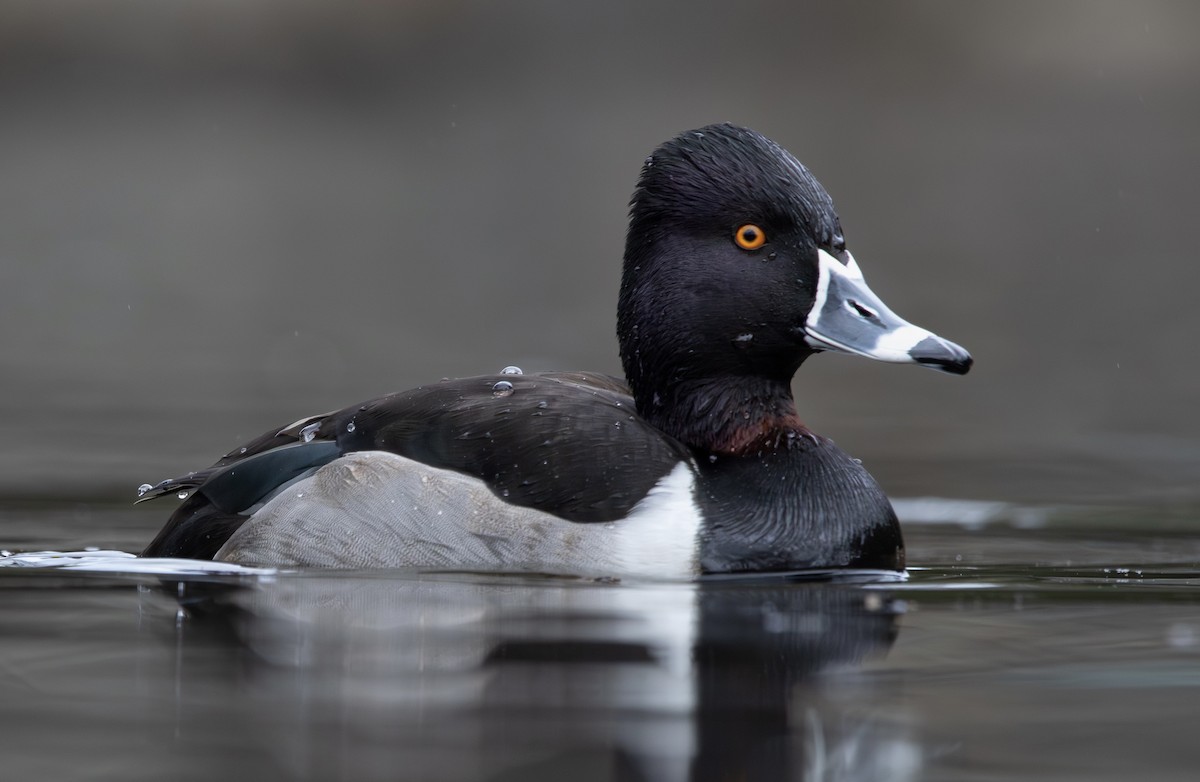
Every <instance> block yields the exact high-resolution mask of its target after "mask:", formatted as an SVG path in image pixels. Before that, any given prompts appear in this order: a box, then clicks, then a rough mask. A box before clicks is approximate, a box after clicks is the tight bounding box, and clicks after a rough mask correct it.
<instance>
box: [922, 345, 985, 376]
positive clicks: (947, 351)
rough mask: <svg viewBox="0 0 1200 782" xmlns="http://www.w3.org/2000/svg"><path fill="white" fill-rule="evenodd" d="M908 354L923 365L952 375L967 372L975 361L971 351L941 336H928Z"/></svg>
mask: <svg viewBox="0 0 1200 782" xmlns="http://www.w3.org/2000/svg"><path fill="white" fill-rule="evenodd" d="M908 355H909V356H911V357H912V360H913V361H915V362H916V363H918V364H920V365H921V366H926V367H929V368H930V369H937V370H940V371H942V372H949V373H950V374H952V375H965V374H967V372H969V371H970V369H971V365H972V364H974V363H975V359H973V358H971V354H970V353H968V352H967V351H965V350H963V349H962V348H961V347H959V346H958V345H955V344H954V343H953V342H949V341H947V340H944V339H942V338H940V337H926V338H925V339H923V340H921V341H920V342H918V343H917V344H916V345H914V346H913V347H912V349H911V350H909V351H908Z"/></svg>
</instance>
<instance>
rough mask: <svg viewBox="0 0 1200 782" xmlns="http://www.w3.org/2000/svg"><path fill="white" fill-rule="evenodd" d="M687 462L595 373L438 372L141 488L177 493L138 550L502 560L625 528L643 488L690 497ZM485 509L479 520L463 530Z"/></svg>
mask: <svg viewBox="0 0 1200 782" xmlns="http://www.w3.org/2000/svg"><path fill="white" fill-rule="evenodd" d="M690 459H691V457H690V454H689V452H688V451H687V449H686V448H685V447H684V446H682V445H681V444H679V443H678V442H676V441H675V440H673V439H671V438H670V437H667V436H666V435H664V434H663V433H662V432H660V431H658V430H657V429H655V428H653V427H651V426H650V425H649V424H647V423H646V422H645V421H644V420H642V419H641V418H640V417H638V416H637V415H636V414H635V412H634V409H633V401H632V399H631V397H630V396H629V393H628V390H627V389H626V388H625V386H624V384H622V383H621V382H620V381H617V380H615V379H613V378H610V377H607V376H603V375H595V374H590V373H539V374H530V375H517V374H507V375H491V376H482V377H474V378H465V379H460V380H454V381H444V382H441V383H437V384H433V385H429V386H423V387H420V388H416V389H412V390H410V391H403V392H398V393H395V394H390V395H388V396H384V397H380V398H379V399H375V400H372V401H370V402H366V403H364V404H361V405H355V406H352V407H348V408H346V409H344V410H340V411H335V412H332V413H328V414H325V415H321V416H314V417H312V418H307V419H302V420H301V421H297V422H295V423H294V424H292V425H290V426H288V427H285V428H283V429H281V430H271V431H269V432H267V433H265V434H264V435H262V436H261V437H259V438H257V439H256V440H254V441H252V442H251V443H248V444H247V445H246V446H244V447H242V448H238V449H235V450H234V451H232V452H230V453H229V454H227V455H226V456H225V457H223V458H222V459H221V460H220V461H218V462H217V463H216V464H215V465H214V466H213V467H212V468H210V469H209V470H205V471H202V472H200V473H195V474H192V475H189V476H185V477H184V478H181V479H177V480H175V481H170V482H164V484H161V485H160V487H157V488H156V489H155V491H154V494H165V493H168V492H175V491H181V492H183V491H186V492H189V493H190V494H191V496H190V497H189V498H188V499H187V500H186V502H185V503H184V504H183V505H181V506H180V507H179V508H178V509H177V510H176V512H175V514H174V515H173V516H172V518H171V519H170V521H169V522H168V524H167V525H166V526H165V527H164V529H163V530H162V532H161V533H160V534H159V536H158V537H157V538H155V540H154V541H153V542H152V543H151V544H150V546H148V547H147V549H146V551H144V552H143V554H144V555H146V556H186V557H204V558H211V557H213V556H218V557H219V558H224V559H235V560H239V561H251V560H258V561H265V562H276V563H285V562H291V563H294V564H315V565H339V564H341V565H346V564H353V565H355V566H369V565H390V566H399V565H410V564H411V565H424V566H440V565H453V564H459V565H465V566H469V565H471V564H477V565H479V566H485V565H486V566H488V567H495V566H497V565H498V564H499V562H498V561H488V562H482V561H478V559H479V558H478V557H474V556H464V553H465V551H466V550H469V549H471V548H472V547H482V548H481V549H480V550H481V551H485V550H491V552H492V553H491V554H488V557H490V559H492V560H501V559H505V558H509V559H511V558H512V557H516V556H518V554H520V550H521V549H522V547H525V548H528V546H529V545H530V544H529V543H528V540H532V539H537V538H538V537H539V536H541V537H549V538H551V539H553V538H556V537H562V536H566V537H567V538H571V537H572V536H574V537H576V538H579V539H581V540H582V538H583V537H587V536H596V535H597V534H598V533H597V532H596V530H589V529H588V528H590V527H597V528H601V529H603V528H606V525H608V524H611V523H612V522H616V521H622V526H623V527H624V526H630V525H627V524H625V523H624V522H625V521H626V520H627V519H628V518H629V517H631V516H635V515H636V514H637V509H638V508H639V506H640V507H641V508H642V509H643V511H644V510H645V509H646V508H647V507H653V506H655V504H656V502H650V501H648V499H647V498H648V495H651V494H652V490H654V491H655V492H657V494H658V495H660V500H661V495H662V494H663V493H664V492H666V493H673V495H674V496H675V500H676V501H678V502H680V503H687V502H690V491H691V488H690V487H691V481H692V475H693V473H692V469H691V464H690ZM673 474H674V475H675V476H677V477H675V479H674V480H668V479H669V478H670V477H671V476H672V475H673ZM685 483H686V487H685ZM656 487H666V488H659V489H657V490H656ZM683 515H691V516H694V515H695V514H694V513H688V514H683ZM484 517H486V518H488V519H490V522H489V523H490V524H491V526H490V527H487V528H483V527H480V528H477V529H476V530H475V532H473V533H471V534H470V535H468V534H466V533H463V532H461V525H462V524H468V525H469V524H472V523H478V522H479V521H480V520H481V519H483V518H484ZM501 517H503V518H501ZM339 518H340V519H341V520H340V521H339ZM452 519H454V520H457V521H458V522H459V529H458V530H456V528H455V525H454V524H448V523H447V522H450V521H451V520H452ZM427 523H428V524H431V525H433V526H437V527H439V528H440V530H439V531H438V532H437V533H436V534H430V533H428V532H427V531H425V526H426V524H427ZM688 523H692V524H694V520H689V521H688ZM547 524H549V525H551V526H552V527H554V528H555V529H556V530H558V531H557V532H548V531H547V529H546V525H547ZM385 528H386V529H385ZM609 529H610V531H611V528H609ZM522 530H526V531H528V534H518V533H521V531H522ZM670 532H671V534H677V533H678V532H679V530H673V529H672V530H670ZM664 534H666V533H664ZM380 535H383V536H384V537H385V538H386V539H387V540H386V541H379V544H380V545H381V546H383V548H382V549H379V550H380V551H381V552H382V551H383V550H384V549H390V551H391V553H388V554H386V555H384V554H382V553H380V554H377V555H368V551H369V550H371V549H372V548H373V546H372V543H371V542H370V540H371V539H372V538H373V537H378V536H380ZM522 539H526V541H527V542H524V543H522V542H521V540H522ZM406 540H407V541H410V542H405V541H406ZM602 540H603V539H602V538H598V539H597V543H596V545H597V546H603V545H604V544H603V542H602ZM412 541H417V542H419V543H420V547H419V550H417V549H414V548H413V545H410V543H411V542H412ZM568 545H569V541H568ZM688 545H694V542H693V543H689V544H688ZM489 547H490V549H489ZM452 549H453V550H452ZM439 551H440V552H442V553H441V554H439V553H438V552H439ZM218 552H219V553H218ZM339 552H341V553H339ZM527 553H528V554H530V555H533V554H536V552H532V551H531V552H527ZM530 561H534V560H528V559H523V558H522V559H521V561H520V562H517V561H516V560H514V564H520V565H528V564H529V562H530Z"/></svg>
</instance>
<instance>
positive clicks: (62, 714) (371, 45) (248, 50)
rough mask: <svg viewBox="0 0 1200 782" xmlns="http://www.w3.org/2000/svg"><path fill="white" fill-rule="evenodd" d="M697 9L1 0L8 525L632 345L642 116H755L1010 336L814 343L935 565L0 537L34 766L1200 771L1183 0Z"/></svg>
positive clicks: (875, 272) (849, 445)
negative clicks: (372, 411)
mask: <svg viewBox="0 0 1200 782" xmlns="http://www.w3.org/2000/svg"><path fill="white" fill-rule="evenodd" d="M735 6H736V7H735ZM681 8H683V7H682V6H681V5H680V4H678V3H667V2H661V3H660V2H653V1H651V2H632V1H630V2H623V1H621V0H616V1H614V2H608V3H597V4H564V3H558V4H555V3H539V2H510V3H488V2H471V1H467V0H463V1H459V0H447V1H446V2H436V3H434V2H428V3H427V2H404V3H391V4H388V3H379V2H374V1H373V0H348V1H347V2H340V3H332V2H330V3H325V2H319V1H318V0H287V2H283V1H282V0H279V1H277V0H244V1H243V2H239V3H212V2H208V1H207V0H183V1H182V2H174V3H163V2H159V1H158V0H153V1H152V2H150V1H147V2H136V1H135V2H122V3H114V2H95V0H78V1H75V0H65V1H64V2H61V3H43V2H25V1H24V0H15V1H13V2H5V3H0V106H3V111H2V112H0V378H2V379H3V383H2V385H3V389H2V391H0V423H2V424H3V432H4V443H5V445H4V447H3V448H0V549H6V550H10V551H20V552H32V551H40V550H50V551H59V552H71V551H79V550H82V549H84V548H85V547H89V546H91V547H98V548H100V549H104V550H114V551H125V552H128V551H137V550H140V549H141V548H142V546H144V545H145V543H146V542H147V541H148V540H149V539H150V537H151V536H152V535H153V533H154V531H155V530H156V528H157V527H158V525H159V524H161V522H162V520H163V518H164V517H165V516H166V514H167V512H168V510H169V508H168V507H166V504H159V505H157V507H156V506H155V505H151V506H149V507H145V506H140V507H138V508H131V507H129V506H128V504H127V502H128V501H129V500H132V495H133V493H134V487H136V486H137V485H138V484H140V483H143V482H151V483H154V482H157V481H158V480H161V479H163V478H166V477H168V476H171V475H177V474H180V473H183V472H186V471H187V470H190V469H195V468H197V467H200V466H204V465H206V464H208V463H210V462H211V461H212V460H213V459H214V458H215V457H216V456H217V455H219V454H221V453H224V452H225V451H227V450H228V449H229V448H231V447H233V446H234V445H235V444H237V443H239V442H241V441H243V440H245V439H247V438H249V437H251V436H254V435H257V434H258V433H260V432H261V431H264V430H266V429H267V428H269V427H271V426H276V425H283V424H286V423H288V422H291V421H294V420H296V419H298V418H301V417H303V416H306V415H310V414H313V413H318V412H321V411H324V410H328V409H331V408H335V407H341V406H345V405H347V404H351V403H353V402H354V401H356V400H360V399H365V398H369V397H373V396H376V395H379V394H381V393H384V392H387V391H391V390H395V389H401V388H406V387H411V386H414V385H418V384H421V383H424V382H428V381H430V380H435V379H437V378H440V377H443V376H464V375H472V374H478V373H482V372H494V371H496V370H498V369H499V368H500V367H502V366H505V365H508V364H517V365H520V366H522V367H523V368H524V369H526V370H536V369H591V370H598V371H609V372H617V371H618V369H619V367H618V365H617V360H616V349H615V340H614V338H613V330H614V309H615V300H616V289H617V277H618V274H619V256H620V252H621V248H622V241H623V231H624V221H625V208H626V201H627V199H628V196H629V192H630V190H631V188H632V185H633V180H634V177H635V176H636V173H637V170H638V167H639V165H640V163H641V160H642V159H643V157H644V156H645V155H646V154H647V153H648V152H649V151H650V150H651V149H652V148H653V147H654V146H655V145H656V144H657V143H659V142H660V141H662V140H664V139H666V138H668V137H670V136H672V135H674V134H675V133H677V132H679V131H681V130H683V129H686V128H689V127H696V126H699V125H702V124H707V123H709V122H713V121H718V120H731V121H734V122H738V123H742V124H746V125H750V126H752V127H755V128H757V129H759V130H761V131H763V132H764V133H766V134H768V135H770V136H772V137H774V138H776V139H777V140H778V141H780V142H781V143H782V144H784V145H785V146H787V147H788V148H790V149H791V150H792V151H794V152H795V153H796V154H797V156H798V157H799V158H800V159H801V160H803V161H805V162H806V163H807V164H808V165H809V166H810V168H812V169H813V171H814V172H815V173H816V174H817V175H818V177H819V178H820V179H821V180H822V181H823V183H824V184H825V185H826V187H827V188H828V189H829V191H830V192H831V194H832V195H833V197H834V200H835V202H836V203H837V205H838V208H839V211H840V213H841V217H842V222H843V225H844V226H845V229H846V233H847V239H848V242H849V244H850V247H851V248H852V249H853V251H854V254H855V256H856V258H857V259H858V261H859V263H860V264H861V265H862V268H863V271H864V273H865V274H866V276H867V278H868V280H870V281H871V284H872V287H873V288H874V289H875V290H876V291H877V292H878V293H880V295H881V296H882V297H883V298H884V299H885V300H886V301H887V302H888V303H889V304H890V305H891V306H892V307H893V308H894V309H895V310H896V311H897V312H898V313H900V314H901V315H903V316H905V317H907V318H909V319H911V320H912V321H914V322H916V323H919V324H921V325H923V326H927V327H929V328H932V329H934V330H935V331H937V332H938V333H940V334H942V335H944V336H945V337H947V338H949V339H952V340H954V341H956V342H959V343H961V344H963V345H965V346H967V347H968V348H969V349H970V350H971V351H972V353H973V354H974V355H975V358H976V360H977V363H976V366H975V368H974V370H973V371H972V373H971V374H970V375H969V376H967V377H966V378H962V379H951V378H947V377H945V376H939V375H937V374H935V373H931V372H925V371H922V370H918V369H915V368H897V367H888V366H883V365H879V364H871V363H868V362H865V361H861V360H857V359H853V358H849V357H832V356H818V357H816V358H814V359H813V360H812V361H810V362H809V363H808V364H807V365H806V366H804V367H803V368H802V370H801V373H800V375H799V377H798V379H797V382H796V386H795V387H796V393H797V400H798V403H799V406H800V413H801V416H802V417H803V418H804V420H805V421H806V422H807V423H808V424H809V425H811V426H812V427H813V428H814V429H815V430H816V431H820V432H822V433H823V434H826V435H829V436H832V437H833V438H834V439H836V440H837V441H838V443H839V445H841V446H843V447H844V448H846V449H847V450H848V451H849V452H851V453H852V454H854V455H855V456H856V457H860V458H862V459H863V460H864V463H865V464H866V465H867V466H868V467H869V468H870V469H871V471H872V473H873V474H875V475H876V477H877V478H878V479H879V480H880V482H881V484H882V485H883V486H884V487H885V489H886V490H887V491H888V492H889V494H890V495H892V496H893V497H898V498H900V502H899V510H900V514H901V516H902V518H904V519H905V520H906V522H907V523H906V525H905V529H906V534H907V537H908V540H909V544H910V562H911V563H912V564H913V565H914V566H915V567H914V569H913V571H912V573H911V577H910V579H909V581H908V582H906V583H903V584H879V585H874V586H869V587H868V586H863V585H861V584H846V583H839V584H812V583H781V582H764V583H743V582H738V583H714V584H701V585H683V584H655V583H624V584H587V583H578V582H561V581H547V580H536V579H529V580H522V579H511V578H506V579H497V578H492V577H484V576H470V575H449V574H440V575H434V574H425V575H420V574H412V573H371V574H337V575H333V574H327V573H326V574H321V573H302V574H269V575H261V574H259V575H255V574H242V575H240V576H229V575H213V574H196V573H193V574H189V575H186V576H184V575H179V573H178V565H177V564H174V565H172V564H170V563H168V564H162V563H159V565H158V566H157V572H159V573H167V572H170V573H175V575H174V577H169V578H167V580H168V581H170V582H171V583H172V584H173V583H175V582H176V581H178V580H183V581H185V582H186V583H185V588H184V591H183V594H182V595H180V594H178V593H177V590H176V587H174V586H168V587H167V588H165V589H164V588H163V587H162V585H161V583H160V581H161V580H162V579H160V577H159V576H156V575H154V572H150V573H147V572H144V571H143V572H141V573H140V574H134V573H130V572H128V571H130V570H133V569H134V568H135V565H134V564H133V563H131V562H130V561H128V560H120V559H116V558H115V556H107V557H105V556H100V555H96V554H91V555H85V556H82V557H74V558H70V559H69V560H66V561H69V562H72V563H74V564H76V565H78V564H80V563H84V564H90V565H91V569H90V570H80V569H78V568H75V569H66V568H62V567H60V568H33V567H24V568H15V567H3V568H0V592H2V594H0V779H9V778H13V779H27V778H45V779H64V780H66V779H81V780H83V779H104V780H107V779H146V780H151V779H153V780H158V779H213V778H214V777H220V776H227V777H230V778H243V777H254V776H257V777H261V778H265V779H314V780H325V779H347V780H351V779H376V778H380V779H384V778H386V779H413V780H438V779H448V780H449V779H494V780H513V779H564V778H569V779H580V780H588V779H646V780H657V779H668V780H669V779H687V778H689V777H691V778H693V779H747V780H755V779H805V780H826V779H840V780H877V779H878V780H954V781H957V780H1017V779H1021V780H1026V779H1039V780H1040V779H1045V780H1125V779H1153V780H1174V779H1180V780H1183V779H1188V780H1190V779H1194V778H1195V777H1196V772H1195V768H1196V765H1197V761H1200V749H1198V747H1197V742H1196V741H1195V740H1194V738H1193V737H1192V734H1193V733H1194V729H1193V724H1194V722H1195V720H1194V714H1195V713H1196V708H1197V707H1196V703H1197V695H1200V691H1198V689H1197V687H1198V685H1200V679H1198V674H1197V671H1200V610H1198V608H1197V599H1198V598H1200V588H1198V587H1200V585H1198V583H1197V579H1198V578H1200V576H1198V571H1200V481H1197V476H1198V475H1200V418H1198V417H1197V416H1196V415H1195V407H1196V400H1197V399H1198V398H1200V362H1197V361H1195V344H1196V335H1197V334H1200V316H1198V315H1197V312H1198V310H1197V308H1196V306H1195V296H1196V294H1195V292H1196V290H1198V289H1200V264H1197V263H1196V262H1195V260H1196V249H1195V245H1196V242H1195V239H1194V232H1193V231H1192V230H1191V228H1190V227H1191V225H1192V224H1193V223H1194V222H1195V214H1194V213H1195V208H1196V204H1198V203H1200V101H1197V99H1196V85H1197V84H1198V83H1200V47H1198V46H1197V45H1196V41H1197V40H1200V6H1198V5H1196V4H1194V3H1177V2H1165V1H1164V2H1139V3H1120V2H1085V1H1082V0H1081V1H1079V2H1062V3H1053V4H1047V3H1039V2H1011V1H1009V0H1006V1H1005V2H995V3H991V2H979V3H969V4H966V3H940V2H915V3H903V4H899V3H893V4H886V5H881V4H877V3H859V2H846V1H845V0H839V2H828V3H825V2H815V3H777V2H767V1H762V2H758V1H755V2H743V3H738V4H730V3H729V2H727V1H726V2H695V3H689V4H687V6H686V11H682V10H681ZM925 496H928V497H940V498H950V499H942V500H931V501H919V500H912V499H906V498H918V497H925ZM957 500H963V501H965V502H962V503H958V502H957ZM3 561H4V563H5V564H8V565H12V564H15V563H17V562H20V563H22V564H26V565H31V564H35V562H34V559H33V558H30V557H25V558H24V559H21V558H13V557H9V558H7V559H6V560H3ZM41 564H45V563H41ZM60 564H61V563H60ZM102 567H108V568H110V569H109V570H101V568H102ZM151 567H152V568H153V567H154V565H153V563H151ZM181 606H182V613H181Z"/></svg>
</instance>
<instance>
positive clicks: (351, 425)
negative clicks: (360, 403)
mask: <svg viewBox="0 0 1200 782" xmlns="http://www.w3.org/2000/svg"><path fill="white" fill-rule="evenodd" d="M346 431H347V432H353V431H354V422H353V421H351V422H350V423H348V424H346Z"/></svg>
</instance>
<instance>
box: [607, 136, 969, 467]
mask: <svg viewBox="0 0 1200 782" xmlns="http://www.w3.org/2000/svg"><path fill="white" fill-rule="evenodd" d="M617 333H618V338H619V340H620V346H621V361H622V364H623V366H624V369H625V375H626V377H627V379H628V380H629V384H630V387H631V388H632V390H633V394H634V397H635V399H636V400H637V405H638V412H639V413H640V414H641V415H642V416H644V417H646V418H647V419H649V420H650V421H651V422H653V423H655V425H657V426H659V427H660V428H662V429H663V430H664V431H666V432H668V433H669V434H672V435H674V436H676V437H678V438H680V439H682V440H683V441H684V442H687V443H688V444H690V445H692V446H694V447H700V448H704V449H707V450H712V451H729V450H736V449H737V448H738V447H739V446H741V445H745V444H746V443H747V442H748V441H749V440H752V439H754V437H756V436H758V435H759V434H762V433H764V432H766V431H769V430H771V429H772V428H778V427H780V426H783V427H784V428H787V427H790V426H793V425H794V426H798V425H799V422H798V420H796V419H795V410H794V406H793V404H792V398H791V391H790V381H791V378H792V375H793V374H794V373H795V372H796V370H797V369H798V368H799V366H800V364H801V363H803V362H804V360H805V359H806V358H808V356H810V355H812V354H813V353H815V352H819V351H822V350H836V351H842V352H847V353H856V354H858V355H862V356H867V357H869V358H875V359H879V360H883V361H894V362H907V363H917V364H923V365H925V366H930V367H933V368H936V369H941V370H943V371H947V372H954V373H957V374H962V373H964V372H966V371H967V370H968V369H969V368H970V365H971V357H970V356H969V355H968V354H967V352H966V351H965V350H963V349H962V348H960V347H958V346H957V345H954V344H953V343H950V342H947V341H946V340H943V339H941V338H940V337H937V336H935V335H933V334H931V333H930V332H928V331H925V330H924V329H921V328H918V327H916V326H913V325H911V324H909V323H907V322H906V321H904V320H903V319H901V318H900V317H898V316H897V315H895V314H894V313H893V312H891V310H889V309H888V308H887V307H886V306H885V305H884V304H883V302H882V301H880V300H879V298H878V297H877V296H875V294H874V293H872V292H871V290H870V289H869V288H868V287H867V285H866V283H865V282H864V281H863V278H862V274H861V273H860V272H859V270H858V266H857V264H856V263H855V261H854V258H853V257H852V256H851V255H850V253H849V251H848V250H847V249H846V242H845V238H844V237H843V235H842V228H841V224H840V222H839V220H838V216H837V212H836V211H834V208H833V201H832V199H830V197H829V194H828V193H826V192H825V189H824V188H823V187H821V185H820V183H819V182H817V180H816V179H815V178H814V177H813V176H812V174H811V173H809V171H808V169H806V168H805V167H804V166H803V165H801V164H800V162H799V161H797V160H796V159H795V158H794V157H792V155H791V154H789V153H788V152H787V150H785V149H783V148H782V147H780V146H779V145H778V144H776V143H775V142H773V141H771V140H770V139H768V138H766V137H765V136H762V135H760V134H758V133H755V132H754V131H752V130H748V129H746V128H739V127H736V126H733V125H728V124H723V125H710V126H708V127H704V128H700V129H698V130H693V131H688V132H686V133H683V134H681V135H679V136H677V137H676V138H674V139H672V140H670V141H668V142H666V143H665V144H663V145H662V146H661V147H659V148H658V149H657V150H655V151H654V153H653V154H652V155H651V156H650V157H649V158H647V159H646V162H645V165H644V166H643V168H642V173H641V177H640V179H639V181H638V186H637V189H636V191H635V192H634V195H633V200H632V203H631V210H630V225H629V234H628V237H627V240H626V245H625V267H624V274H623V277H622V281H621V296H620V303H619V307H618V315H617Z"/></svg>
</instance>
